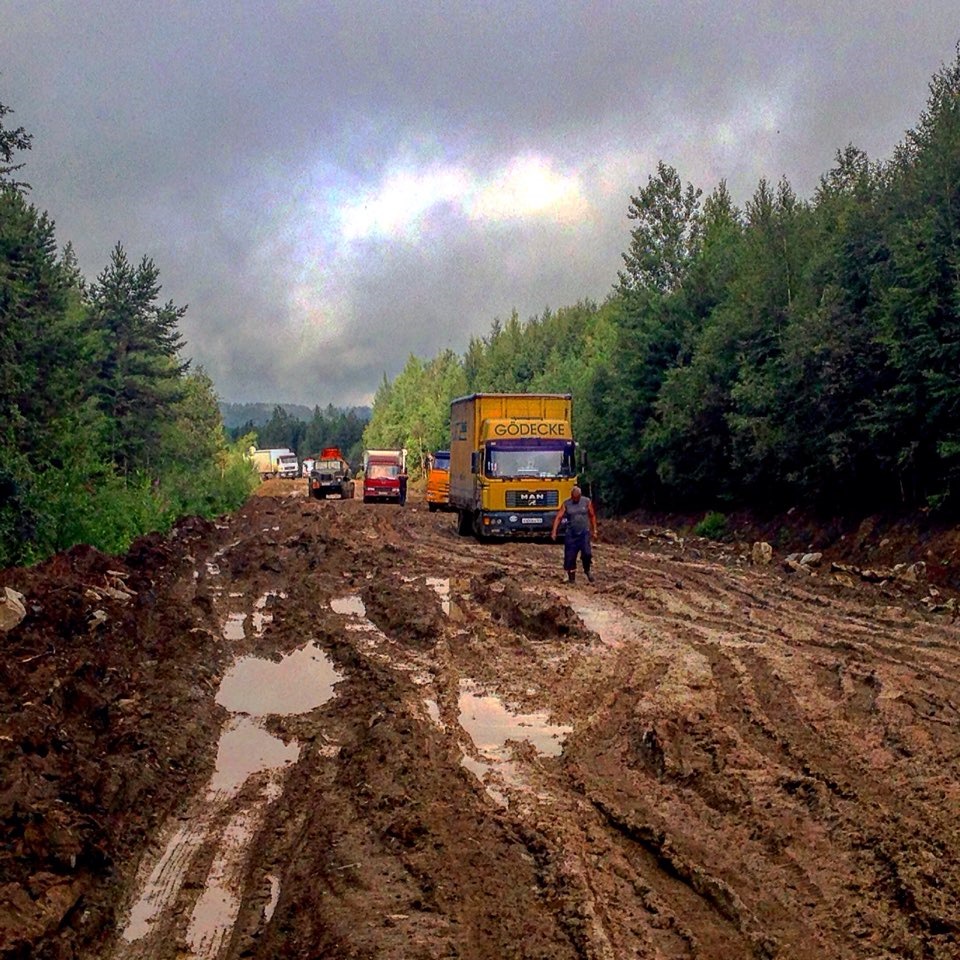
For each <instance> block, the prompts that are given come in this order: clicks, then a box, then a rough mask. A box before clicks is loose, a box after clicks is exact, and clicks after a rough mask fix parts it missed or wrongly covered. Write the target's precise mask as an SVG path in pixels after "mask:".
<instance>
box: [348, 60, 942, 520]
mask: <svg viewBox="0 0 960 960" xmlns="http://www.w3.org/2000/svg"><path fill="white" fill-rule="evenodd" d="M627 216H628V218H629V220H630V221H631V224H632V230H631V231H630V233H629V240H628V243H627V247H626V250H625V252H624V253H623V263H622V267H621V269H620V271H619V273H618V275H617V277H616V280H615V283H614V284H613V286H612V290H611V293H610V295H609V297H608V298H607V299H606V301H605V302H604V303H602V304H596V303H590V302H582V303H578V304H576V305H574V306H570V307H565V308H562V309H558V310H556V311H546V312H545V313H543V315H541V316H538V317H533V318H530V319H528V320H526V321H521V320H520V319H519V318H518V317H517V316H516V315H514V316H512V317H511V318H510V319H509V320H508V321H507V322H505V323H502V322H499V321H494V323H493V326H492V328H491V330H490V332H489V334H488V335H487V336H485V337H482V338H475V339H474V340H473V341H472V342H471V343H470V345H469V348H468V349H467V351H466V352H465V354H463V355H462V356H460V355H457V354H454V353H451V352H449V351H446V352H443V353H441V354H439V355H438V356H436V357H434V358H433V359H432V360H423V359H420V358H418V357H414V356H411V357H410V359H409V361H408V362H407V364H406V366H405V367H404V369H403V371H402V372H401V373H400V374H399V375H398V376H397V377H396V378H395V379H394V380H393V381H390V382H388V381H387V380H386V379H385V380H384V382H383V383H382V384H381V386H380V389H379V390H378V392H377V394H376V398H375V402H374V407H373V413H372V418H371V420H370V424H369V426H368V427H367V429H366V433H365V442H366V443H367V444H368V445H370V446H392V445H399V444H402V445H404V446H406V447H408V448H409V449H410V450H411V451H412V452H413V454H414V458H413V459H414V461H417V460H419V461H420V462H422V461H423V458H424V456H425V454H426V453H427V452H428V451H429V450H430V449H432V448H438V447H445V446H446V445H447V444H448V443H449V439H448V438H449V428H448V422H447V411H448V403H449V400H450V399H451V398H452V397H454V396H457V395H461V394H465V393H470V392H474V391H527V392H529V391H540V390H547V391H559V392H571V393H572V394H573V395H574V416H575V420H576V429H577V433H578V436H579V439H580V442H581V444H582V445H583V446H584V447H585V448H586V449H587V450H588V452H589V454H590V462H591V469H590V473H591V479H592V481H593V483H594V489H595V491H596V492H597V493H598V495H599V497H600V498H601V500H602V501H603V502H604V503H605V505H606V506H607V507H608V508H612V509H627V508H631V507H634V506H639V505H646V506H653V507H659V508H665V509H677V508H683V509H694V508H697V509H705V508H715V509H725V508H730V507H733V506H743V505H748V506H752V507H755V508H760V509H768V510H776V509H783V508H788V507H790V506H793V505H796V504H798V503H803V504H806V505H809V506H814V507H817V508H819V509H821V510H823V511H828V510H829V511H834V512H843V511H849V512H859V513H862V512H864V511H873V510H881V511H882V510H888V511H901V510H907V509H916V508H920V509H930V510H936V511H940V512H942V513H950V514H952V515H956V513H957V512H958V506H960V376H958V374H960V49H958V57H957V59H956V60H955V61H954V62H953V63H952V64H950V65H948V66H944V67H943V68H942V69H941V70H940V71H939V72H938V73H937V74H936V75H935V76H934V77H933V79H932V81H931V83H930V92H929V97H928V100H927V103H926V107H925V109H924V111H923V112H922V114H921V116H920V118H919V120H918V122H917V124H916V126H915V127H914V128H913V129H911V130H910V131H908V132H907V134H906V135H905V138H904V139H903V141H902V142H901V143H900V144H899V145H898V147H897V148H896V150H895V151H894V152H893V156H892V157H891V158H890V159H888V160H885V161H875V160H871V159H869V158H868V157H867V156H866V155H865V154H864V153H863V152H862V151H861V150H859V149H857V148H856V147H854V146H848V147H846V148H844V149H842V150H840V151H839V152H838V153H837V155H836V162H835V164H834V166H833V167H832V169H830V170H828V171H827V172H826V173H824V174H823V176H822V177H821V178H820V181H819V184H818V186H817V188H816V190H815V192H814V195H813V197H812V198H810V199H808V200H804V199H801V198H799V197H798V196H797V195H796V194H795V192H794V190H793V189H792V188H791V186H790V184H789V183H788V182H787V181H786V180H780V181H779V182H777V183H771V182H768V181H766V180H761V181H760V182H759V183H758V184H757V187H756V190H755V191H754V193H753V195H752V196H751V197H750V198H749V200H747V201H746V202H745V203H744V204H743V206H742V207H740V206H738V205H737V204H736V203H735V202H734V200H733V199H732V197H731V195H730V193H729V191H728V189H727V187H726V184H725V183H723V182H721V183H720V184H718V185H717V186H716V187H714V188H713V190H712V192H710V193H709V194H706V195H705V194H704V193H703V191H702V190H701V189H699V188H697V187H695V186H693V185H691V184H686V185H684V183H683V182H682V179H681V177H680V176H679V174H678V173H677V170H676V169H675V168H674V167H672V166H670V165H669V164H667V163H663V162H661V163H660V164H659V166H658V169H657V171H656V173H655V174H653V175H651V176H650V177H649V178H648V180H647V182H646V184H645V185H643V186H642V187H641V188H639V189H638V191H637V193H636V195H635V196H631V197H630V199H629V205H628V207H627ZM612 272H613V271H612V270H611V273H612ZM611 279H613V277H611Z"/></svg>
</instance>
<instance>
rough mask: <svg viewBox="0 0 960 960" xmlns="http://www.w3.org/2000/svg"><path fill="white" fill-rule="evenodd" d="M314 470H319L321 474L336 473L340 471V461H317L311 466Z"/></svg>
mask: <svg viewBox="0 0 960 960" xmlns="http://www.w3.org/2000/svg"><path fill="white" fill-rule="evenodd" d="M313 469H314V470H319V471H321V472H322V473H337V472H338V471H339V470H340V461H339V460H318V461H317V462H316V463H315V464H314V465H313Z"/></svg>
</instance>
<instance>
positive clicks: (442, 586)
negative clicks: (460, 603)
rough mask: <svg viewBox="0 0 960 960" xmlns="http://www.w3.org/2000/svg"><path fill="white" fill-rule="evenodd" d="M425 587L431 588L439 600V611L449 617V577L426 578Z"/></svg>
mask: <svg viewBox="0 0 960 960" xmlns="http://www.w3.org/2000/svg"><path fill="white" fill-rule="evenodd" d="M427 586H428V587H433V589H434V590H436V592H437V596H438V597H439V598H440V609H441V610H443V612H444V613H445V614H446V615H447V616H448V617H449V616H450V578H449V577H427Z"/></svg>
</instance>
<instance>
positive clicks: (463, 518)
mask: <svg viewBox="0 0 960 960" xmlns="http://www.w3.org/2000/svg"><path fill="white" fill-rule="evenodd" d="M457 533H458V534H460V536H461V537H470V536H473V514H472V513H471V512H470V511H469V510H458V511H457Z"/></svg>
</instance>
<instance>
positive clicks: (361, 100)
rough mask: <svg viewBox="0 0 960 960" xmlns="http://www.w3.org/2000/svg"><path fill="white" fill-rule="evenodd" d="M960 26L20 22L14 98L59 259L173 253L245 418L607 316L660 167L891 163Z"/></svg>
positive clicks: (506, 14)
mask: <svg viewBox="0 0 960 960" xmlns="http://www.w3.org/2000/svg"><path fill="white" fill-rule="evenodd" d="M955 13H956V11H955V3H954V2H949V3H948V2H945V0H930V2H928V3H926V4H923V5H906V4H903V3H901V2H899V0H897V2H894V0H885V2H874V3H866V2H854V3H849V2H847V3H839V2H835V3H809V4H793V5H783V4H780V3H772V2H759V0H754V2H748V3H719V2H709V0H706V2H692V0H689V2H673V3H660V2H657V3H610V4H599V3H594V4H583V3H580V4H578V3H545V2H541V3H517V2H511V3H486V4H466V3H463V4H457V3H398V4H384V3H370V2H360V0H354V2H349V3H346V2H345V3H313V2H311V3H252V2H251V3H229V4H227V3H220V4H217V3H209V2H208V3H203V4H185V3H180V4H171V3H167V2H159V0H142V2H137V3H134V2H124V3H119V2H113V3H106V2H90V3H81V2H72V3H43V2H37V0H32V2H13V3H11V2H7V3H6V4H4V5H3V6H2V7H0V64H2V74H0V101H2V102H4V103H6V104H8V105H10V106H12V107H13V108H14V109H15V110H16V111H17V112H16V115H15V118H14V119H15V120H16V122H17V123H18V124H23V125H25V126H26V127H27V128H28V129H29V130H30V131H31V132H33V133H34V134H35V149H34V150H33V152H32V153H31V154H30V155H29V156H28V161H29V163H28V168H27V174H28V177H27V178H28V179H29V180H30V181H31V182H32V183H33V185H34V193H33V197H34V200H35V202H37V203H38V205H40V206H42V207H43V208H45V209H47V210H48V211H49V212H50V214H51V216H52V217H53V218H54V219H55V220H56V222H57V226H58V233H59V236H60V238H61V241H66V240H68V239H69V240H72V241H73V243H74V245H75V247H76V248H77V251H78V254H79V256H80V258H81V264H82V266H83V267H84V269H85V271H86V272H87V273H88V275H94V274H95V273H97V272H98V271H99V270H100V269H101V268H102V266H103V265H104V264H105V263H106V260H107V257H108V255H109V250H110V248H111V246H112V245H113V244H114V243H115V242H116V241H118V240H119V241H121V242H122V243H123V244H124V245H125V247H126V248H127V250H128V252H129V253H130V254H131V255H132V256H135V257H139V256H140V255H141V254H143V253H146V254H148V255H150V256H152V257H153V258H154V260H155V261H156V262H157V265H158V266H159V268H160V271H161V278H162V279H163V281H164V285H165V286H164V296H169V297H172V298H173V299H174V300H175V301H176V302H178V303H189V304H190V309H189V312H188V314H187V317H186V319H185V321H184V333H185V335H186V337H187V339H188V352H189V353H190V355H192V356H193V358H194V359H195V361H197V362H199V363H202V364H203V365H204V366H205V367H206V369H207V370H208V371H209V372H210V373H211V375H212V376H213V377H214V380H215V382H216V384H217V387H218V389H219V392H220V393H221V395H222V396H223V397H224V398H226V399H235V400H256V399H260V400H274V399H283V400H291V401H299V402H305V403H314V402H317V403H322V404H325V403H326V402H328V401H333V402H343V403H348V402H359V401H362V400H364V399H366V398H367V397H369V395H370V394H371V393H372V391H373V390H374V389H375V388H376V385H377V382H378V381H379V379H380V377H381V375H382V373H383V372H387V373H388V374H390V375H393V374H394V373H395V372H396V371H397V370H398V369H399V368H400V367H401V366H402V365H403V363H404V362H405V360H406V357H407V355H408V354H409V353H410V352H411V351H412V352H416V353H418V354H421V355H432V354H433V353H434V352H436V350H438V349H443V348H445V347H448V346H449V347H451V348H453V349H456V350H462V349H463V348H464V346H465V345H466V342H467V340H468V338H469V337H470V335H471V334H480V333H483V332H485V331H486V329H487V328H488V326H489V323H490V321H491V320H492V319H493V317H495V316H500V317H506V316H508V315H509V313H510V311H511V310H512V309H513V308H516V309H517V310H518V311H519V312H520V314H521V316H522V317H526V316H528V315H530V314H532V313H538V312H540V311H541V310H542V309H543V307H544V306H546V305H550V306H553V307H556V306H561V305H563V304H567V303H571V302H574V301H575V300H577V299H579V298H581V297H593V298H602V297H603V296H604V295H605V294H606V293H607V291H608V290H609V289H610V286H611V284H612V283H613V281H614V280H615V278H616V270H617V267H618V266H619V256H618V252H619V251H620V250H621V249H623V247H624V246H625V245H626V242H627V239H628V230H629V223H628V221H627V220H626V218H625V216H624V212H625V209H626V204H627V200H628V197H629V194H630V192H632V191H635V190H636V188H637V186H638V185H640V184H642V183H643V182H645V180H646V177H647V175H648V174H649V173H651V172H652V171H653V170H654V169H655V165H656V161H657V159H659V158H662V159H664V160H666V161H667V162H669V163H672V164H673V165H675V166H676V167H677V168H678V169H679V171H680V172H681V175H682V176H683V177H684V178H685V179H688V180H692V181H694V182H695V183H696V184H697V185H699V186H702V187H704V188H705V189H706V190H709V189H711V188H712V187H713V186H714V185H715V184H716V182H717V181H718V180H719V179H720V178H725V179H727V180H728V182H729V183H730V185H731V188H732V190H733V191H734V194H735V196H736V197H737V198H738V199H740V200H741V201H742V200H743V199H745V198H746V197H747V196H749V194H750V193H751V192H752V191H753V189H754V188H755V186H756V183H757V180H758V179H759V178H760V177H761V176H766V177H767V178H769V179H773V180H775V179H778V178H779V177H780V176H786V177H787V178H788V179H789V180H790V181H791V183H792V184H793V186H794V188H795V189H796V190H797V191H798V193H800V194H801V195H805V196H806V195H809V194H810V192H811V191H812V190H813V189H814V187H815V185H816V182H817V178H818V177H819V175H820V174H822V173H823V172H825V171H826V169H828V167H829V166H830V164H831V162H832V159H833V157H834V154H835V152H836V150H837V149H838V148H841V147H843V146H844V145H845V144H847V143H848V142H853V143H855V144H856V145H858V146H860V147H862V148H863V149H865V150H866V151H867V152H868V153H869V154H870V155H871V156H874V157H882V156H886V155H889V153H890V151H891V150H892V148H893V146H894V145H895V144H896V142H897V141H898V140H899V139H900V138H901V137H902V135H903V133H904V131H905V129H906V128H908V127H909V126H911V125H913V124H914V123H915V122H916V120H917V118H918V116H919V113H920V110H921V109H922V107H923V103H924V100H925V97H926V93H927V83H928V81H929V78H930V77H931V75H932V74H933V73H934V72H935V71H936V70H937V69H938V67H939V66H940V64H941V63H943V62H944V61H948V60H950V59H951V58H952V56H953V55H954V44H955V42H956V40H957V37H956V36H953V35H951V33H950V32H949V31H950V30H951V29H953V30H954V31H957V28H956V26H953V27H951V25H952V24H954V23H955V20H956V17H955ZM538 197H539V198H540V200H538V199H537V198H538ZM541 201H542V202H541ZM511 210H515V212H516V213H517V215H516V216H513V215H511Z"/></svg>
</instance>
